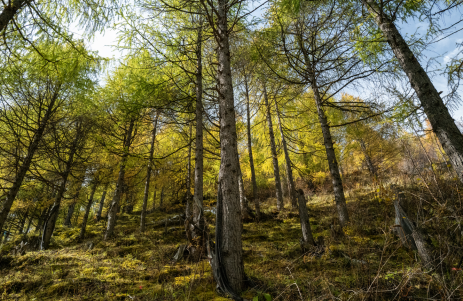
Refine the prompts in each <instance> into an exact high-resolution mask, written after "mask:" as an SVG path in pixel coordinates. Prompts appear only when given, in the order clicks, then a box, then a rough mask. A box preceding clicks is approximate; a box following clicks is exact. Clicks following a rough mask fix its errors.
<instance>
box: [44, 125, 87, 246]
mask: <svg viewBox="0 0 463 301" xmlns="http://www.w3.org/2000/svg"><path fill="white" fill-rule="evenodd" d="M79 123H80V124H79ZM76 126H77V132H76V133H75V138H74V141H73V142H72V144H71V147H70V148H69V158H68V160H67V161H66V167H65V169H64V172H63V174H62V183H61V186H60V187H59V189H58V193H57V194H56V198H55V202H54V203H53V207H52V209H51V210H50V214H49V215H48V219H47V221H46V223H45V227H44V229H43V234H42V243H41V246H40V249H41V250H46V249H48V246H49V245H50V239H51V236H52V235H53V231H54V230H55V225H56V220H57V219H58V213H59V207H60V205H61V199H62V198H63V195H64V191H65V190H66V183H67V181H68V177H69V174H70V173H71V167H72V163H73V162H74V156H75V154H76V152H77V148H78V144H79V141H80V140H81V138H82V135H83V133H82V126H83V124H82V123H81V122H76Z"/></svg>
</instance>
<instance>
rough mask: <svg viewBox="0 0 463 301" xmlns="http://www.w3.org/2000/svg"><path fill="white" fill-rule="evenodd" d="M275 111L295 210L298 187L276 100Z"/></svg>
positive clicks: (289, 190)
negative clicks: (295, 182) (295, 183)
mask: <svg viewBox="0 0 463 301" xmlns="http://www.w3.org/2000/svg"><path fill="white" fill-rule="evenodd" d="M275 110H276V113H277V120H278V128H279V129H280V135H281V144H282V145H283V151H284V154H285V162H286V176H287V178H288V193H289V199H290V200H291V207H292V209H293V210H295V209H296V208H297V207H298V206H297V203H298V201H297V195H296V187H295V186H294V178H293V170H292V168H291V159H290V158H289V152H288V146H287V145H286V139H285V134H284V132H283V126H282V125H281V118H280V110H279V108H278V103H277V101H276V100H275Z"/></svg>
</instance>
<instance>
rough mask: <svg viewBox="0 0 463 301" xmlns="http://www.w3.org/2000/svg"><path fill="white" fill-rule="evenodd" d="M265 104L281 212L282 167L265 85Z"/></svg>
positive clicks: (278, 203) (278, 206)
mask: <svg viewBox="0 0 463 301" xmlns="http://www.w3.org/2000/svg"><path fill="white" fill-rule="evenodd" d="M264 102H265V107H266V109H267V123H268V134H269V137H270V149H271V151H272V159H273V174H274V176H275V188H276V197H277V209H278V210H279V211H280V210H282V209H283V194H282V191H281V180H280V167H279V166H278V155H277V147H276V145H275V135H274V133H273V124H272V115H271V114H270V105H269V103H268V96H267V88H266V87H265V83H264Z"/></svg>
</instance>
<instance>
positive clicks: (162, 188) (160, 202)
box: [159, 185, 164, 207]
mask: <svg viewBox="0 0 463 301" xmlns="http://www.w3.org/2000/svg"><path fill="white" fill-rule="evenodd" d="M163 199H164V185H163V186H162V187H161V199H160V200H159V207H162V201H163Z"/></svg>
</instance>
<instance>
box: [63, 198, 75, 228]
mask: <svg viewBox="0 0 463 301" xmlns="http://www.w3.org/2000/svg"><path fill="white" fill-rule="evenodd" d="M75 207H76V203H75V202H73V203H72V204H71V205H69V206H68V212H67V214H66V219H65V220H64V223H63V224H64V225H65V226H67V227H71V225H72V223H71V219H72V215H73V214H74V209H75Z"/></svg>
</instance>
